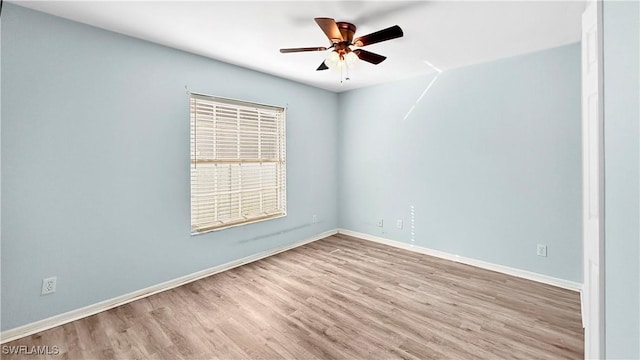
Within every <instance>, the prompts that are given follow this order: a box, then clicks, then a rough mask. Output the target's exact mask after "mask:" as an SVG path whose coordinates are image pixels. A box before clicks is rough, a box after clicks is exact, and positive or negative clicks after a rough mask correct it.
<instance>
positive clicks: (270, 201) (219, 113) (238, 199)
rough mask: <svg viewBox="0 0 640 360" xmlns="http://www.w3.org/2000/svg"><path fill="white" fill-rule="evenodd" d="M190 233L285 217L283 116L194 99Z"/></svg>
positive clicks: (243, 104) (226, 102) (272, 110)
mask: <svg viewBox="0 0 640 360" xmlns="http://www.w3.org/2000/svg"><path fill="white" fill-rule="evenodd" d="M190 112H191V233H192V234H198V233H203V232H207V231H212V230H219V229H223V228H227V227H231V226H237V225H241V224H247V223H252V222H256V221H261V220H267V219H273V218H277V217H282V216H286V214H287V206H286V192H287V191H286V173H285V171H286V163H285V111H284V109H283V108H280V107H273V106H266V105H259V104H253V103H247V102H242V101H237V100H229V99H222V98H215V97H210V96H204V95H196V94H192V95H191V99H190Z"/></svg>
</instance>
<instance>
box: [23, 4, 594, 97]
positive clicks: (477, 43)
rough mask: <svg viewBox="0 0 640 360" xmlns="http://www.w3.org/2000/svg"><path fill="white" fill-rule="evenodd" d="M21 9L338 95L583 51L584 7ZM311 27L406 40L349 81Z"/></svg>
mask: <svg viewBox="0 0 640 360" xmlns="http://www.w3.org/2000/svg"><path fill="white" fill-rule="evenodd" d="M11 2H13V3H16V4H18V5H21V6H24V7H28V8H32V9H35V10H39V11H43V12H46V13H50V14H53V15H57V16H61V17H64V18H68V19H71V20H75V21H79V22H83V23H86V24H90V25H93V26H97V27H100V28H104V29H107V30H111V31H115V32H118V33H122V34H126V35H130V36H133V37H136V38H140V39H144V40H148V41H151V42H155V43H158V44H162V45H166V46H170V47H173V48H177V49H181V50H184V51H188V52H191V53H195V54H199V55H203V56H206V57H210V58H213V59H217V60H221V61H224V62H228V63H232V64H236V65H239V66H242V67H246V68H249V69H254V70H258V71H261V72H265V73H269V74H273V75H276V76H280V77H283V78H287V79H291V80H294V81H297V82H301V83H305V84H309V85H312V86H316V87H320V88H323V89H327V90H330V91H334V92H341V91H346V90H351V89H355V88H360V87H363V86H368V85H372V84H378V83H383V82H388V81H393V80H398V79H403V78H408V77H412V76H416V75H421V74H427V73H430V72H432V71H434V69H433V68H432V67H430V66H429V65H427V63H426V62H425V61H427V62H429V63H431V64H433V65H434V66H436V67H438V68H440V69H442V70H447V69H452V68H456V67H460V66H466V65H470V64H476V63H481V62H486V61H491V60H495V59H499V58H503V57H508V56H514V55H518V54H524V53H528V52H533V51H537V50H541V49H546V48H552V47H556V46H561V45H565V44H569V43H572V42H577V41H580V34H581V32H580V19H581V14H582V11H583V9H584V7H585V3H584V2H583V1H543V2H534V1H500V2H488V1H471V2H461V1H282V2H276V1H11ZM314 17H331V18H334V19H335V20H336V21H347V22H352V23H354V24H355V25H356V26H357V27H358V30H357V31H356V37H357V36H362V35H365V34H368V33H371V32H374V31H377V30H380V29H383V28H386V27H389V26H393V25H396V24H397V25H399V26H400V27H401V28H402V29H403V30H404V37H402V38H399V39H395V40H390V41H387V42H382V43H378V44H374V45H370V46H367V47H366V48H365V49H366V50H369V51H372V52H376V53H379V54H381V55H385V56H387V57H388V58H387V60H386V61H384V62H383V63H381V64H380V65H377V66H374V65H371V64H369V63H365V62H362V61H361V62H359V64H358V65H357V67H356V68H355V69H353V70H352V71H351V73H350V78H351V80H349V81H346V82H345V83H344V84H343V85H341V84H340V74H339V73H336V72H333V71H331V70H326V71H316V70H315V69H316V68H317V67H318V66H319V65H320V63H322V61H323V60H324V58H325V57H326V53H324V52H307V53H294V54H281V53H280V52H279V51H278V50H279V49H280V48H285V47H310V46H328V45H329V40H327V38H326V37H325V35H324V33H323V32H322V31H321V30H320V28H319V27H318V26H317V25H316V23H315V22H314V20H313V18H314Z"/></svg>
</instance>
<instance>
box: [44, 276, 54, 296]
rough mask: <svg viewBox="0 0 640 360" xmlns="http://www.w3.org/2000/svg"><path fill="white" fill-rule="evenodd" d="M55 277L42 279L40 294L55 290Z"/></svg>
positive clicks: (50, 292)
mask: <svg viewBox="0 0 640 360" xmlns="http://www.w3.org/2000/svg"><path fill="white" fill-rule="evenodd" d="M56 279H57V278H56V277H50V278H46V279H42V295H47V294H52V293H54V292H56Z"/></svg>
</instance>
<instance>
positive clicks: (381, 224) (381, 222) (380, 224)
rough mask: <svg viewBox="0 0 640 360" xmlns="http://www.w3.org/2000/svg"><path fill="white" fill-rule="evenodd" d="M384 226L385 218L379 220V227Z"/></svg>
mask: <svg viewBox="0 0 640 360" xmlns="http://www.w3.org/2000/svg"><path fill="white" fill-rule="evenodd" d="M383 226H384V220H383V219H380V220H378V227H383Z"/></svg>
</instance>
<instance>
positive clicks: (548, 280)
mask: <svg viewBox="0 0 640 360" xmlns="http://www.w3.org/2000/svg"><path fill="white" fill-rule="evenodd" d="M338 233H339V234H344V235H349V236H354V237H357V238H360V239H363V240H369V241H373V242H377V243H380V244H384V245H389V246H393V247H397V248H400V249H405V250H409V251H413V252H417V253H420V254H425V255H430V256H435V257H437V258H441V259H445V260H451V261H455V262H459V263H462V264H467V265H471V266H475V267H479V268H482V269H486V270H491V271H496V272H499V273H503V274H507V275H512V276H516V277H519V278H523V279H527V280H533V281H537V282H540V283H543V284H547V285H553V286H557V287H561V288H563V289H567V290H572V291H581V290H582V284H580V283H577V282H573V281H569V280H564V279H559V278H556V277H552V276H548V275H542V274H538V273H534V272H531V271H526V270H520V269H516V268H512V267H508V266H504V265H498V264H493V263H490V262H486V261H482V260H476V259H471V258H467V257H464V256H460V255H454V254H450V253H447V252H444V251H439V250H433V249H429V248H425V247H421V246H415V245H411V244H408V243H404V242H401V241H396V240H390V239H385V238H381V237H378V236H374V235H369V234H365V233H360V232H356V231H351V230H346V229H338Z"/></svg>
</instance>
